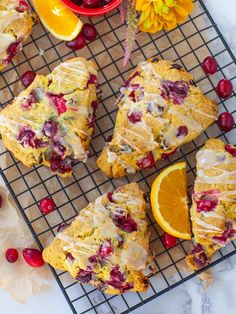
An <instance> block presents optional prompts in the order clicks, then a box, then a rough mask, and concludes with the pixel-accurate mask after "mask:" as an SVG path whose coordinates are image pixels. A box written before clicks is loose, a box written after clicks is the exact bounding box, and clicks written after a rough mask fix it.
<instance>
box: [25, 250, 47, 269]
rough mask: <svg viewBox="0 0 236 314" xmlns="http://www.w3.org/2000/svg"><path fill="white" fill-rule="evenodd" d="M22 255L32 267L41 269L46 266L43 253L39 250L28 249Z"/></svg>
mask: <svg viewBox="0 0 236 314" xmlns="http://www.w3.org/2000/svg"><path fill="white" fill-rule="evenodd" d="M22 255H23V257H24V259H25V261H26V263H27V264H29V265H30V266H31V267H41V266H43V265H44V260H43V257H42V252H40V251H39V250H37V249H29V248H26V249H24V250H23V251H22Z"/></svg>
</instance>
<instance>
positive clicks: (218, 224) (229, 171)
mask: <svg viewBox="0 0 236 314" xmlns="http://www.w3.org/2000/svg"><path fill="white" fill-rule="evenodd" d="M191 220H192V230H193V234H194V241H195V242H196V246H195V248H194V249H193V251H192V252H191V255H189V256H187V263H188V265H189V266H190V267H191V268H193V269H198V268H200V267H203V266H205V265H207V264H208V263H209V262H210V259H211V256H212V255H213V254H214V253H215V252H216V251H217V250H219V249H220V248H222V247H224V246H225V245H227V244H228V243H229V242H230V241H232V240H234V239H235V238H236V147H234V146H232V145H229V144H227V145H225V144H224V143H223V142H222V141H221V140H218V139H210V140H208V141H207V142H206V144H205V146H204V147H203V148H202V149H201V150H200V151H199V152H198V153H197V178H196V181H195V184H194V191H193V196H192V207H191Z"/></svg>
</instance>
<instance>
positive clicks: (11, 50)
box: [4, 41, 21, 64]
mask: <svg viewBox="0 0 236 314" xmlns="http://www.w3.org/2000/svg"><path fill="white" fill-rule="evenodd" d="M20 48H21V42H20V41H16V42H14V43H12V44H10V46H9V47H8V48H7V55H8V56H7V58H6V59H5V60H4V63H5V64H9V63H10V62H11V61H12V59H13V57H14V56H15V55H16V54H17V52H18V51H19V50H20Z"/></svg>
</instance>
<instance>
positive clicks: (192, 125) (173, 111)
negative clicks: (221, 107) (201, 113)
mask: <svg viewBox="0 0 236 314" xmlns="http://www.w3.org/2000/svg"><path fill="white" fill-rule="evenodd" d="M168 112H169V113H171V114H172V115H174V116H176V117H178V118H179V119H180V120H182V121H183V122H184V124H187V125H188V127H190V128H191V129H193V130H198V131H201V130H202V126H201V124H199V123H198V122H196V120H194V119H193V117H192V116H190V117H187V116H185V115H183V114H182V113H180V112H179V111H177V110H176V109H175V108H174V106H172V107H170V109H169V111H168Z"/></svg>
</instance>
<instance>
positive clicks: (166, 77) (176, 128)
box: [98, 59, 217, 178]
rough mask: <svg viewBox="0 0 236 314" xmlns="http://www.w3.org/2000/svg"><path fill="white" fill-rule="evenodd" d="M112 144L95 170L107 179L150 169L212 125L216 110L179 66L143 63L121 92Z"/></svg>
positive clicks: (104, 152)
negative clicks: (103, 173) (98, 169)
mask: <svg viewBox="0 0 236 314" xmlns="http://www.w3.org/2000/svg"><path fill="white" fill-rule="evenodd" d="M117 105H118V108H119V110H118V113H117V118H116V125H115V130H114V134H113V138H112V140H111V142H109V143H108V144H107V146H106V147H105V148H104V149H103V151H102V153H101V155H100V157H99V159H98V166H99V168H101V170H103V171H104V172H105V174H106V175H107V176H109V177H113V178H115V177H121V176H124V175H126V174H130V173H135V172H136V171H137V170H141V169H145V168H152V167H154V166H155V162H156V161H157V160H158V159H160V158H167V156H169V155H170V154H172V153H173V152H174V151H175V150H176V149H177V148H178V147H179V146H181V145H183V144H185V143H188V142H190V141H192V140H193V139H195V138H196V137H197V136H198V135H199V134H201V133H202V132H203V131H204V130H205V129H206V128H207V127H208V126H209V125H211V124H212V123H213V122H214V121H215V119H216V115H217V104H216V102H214V101H211V100H209V99H208V98H206V97H205V96H204V95H203V94H202V92H201V90H200V89H199V87H196V86H195V84H194V81H193V78H192V76H191V75H190V74H189V73H187V72H186V71H185V70H184V69H183V68H181V67H180V66H179V65H177V64H175V63H173V62H171V61H165V60H160V61H158V60H157V59H153V60H148V61H144V62H141V63H140V64H139V65H138V67H137V68H136V70H135V72H134V73H133V74H132V75H131V76H130V77H129V78H128V80H127V81H126V83H125V84H124V86H123V87H122V88H121V95H120V97H119V98H118V100H117Z"/></svg>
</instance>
